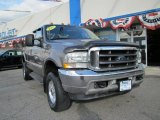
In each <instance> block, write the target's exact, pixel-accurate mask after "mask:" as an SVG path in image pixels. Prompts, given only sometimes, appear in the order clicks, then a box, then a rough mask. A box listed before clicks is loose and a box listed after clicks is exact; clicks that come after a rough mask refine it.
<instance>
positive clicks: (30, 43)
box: [25, 34, 34, 46]
mask: <svg viewBox="0 0 160 120" xmlns="http://www.w3.org/2000/svg"><path fill="white" fill-rule="evenodd" d="M25 44H26V46H33V45H34V35H33V34H29V35H27V36H26V39H25Z"/></svg>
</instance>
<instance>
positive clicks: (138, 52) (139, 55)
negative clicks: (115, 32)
mask: <svg viewBox="0 0 160 120" xmlns="http://www.w3.org/2000/svg"><path fill="white" fill-rule="evenodd" d="M137 62H138V63H141V51H140V50H138V51H137Z"/></svg>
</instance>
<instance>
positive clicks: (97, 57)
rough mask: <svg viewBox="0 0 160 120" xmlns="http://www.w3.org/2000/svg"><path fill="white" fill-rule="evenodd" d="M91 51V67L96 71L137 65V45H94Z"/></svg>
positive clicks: (128, 67)
mask: <svg viewBox="0 0 160 120" xmlns="http://www.w3.org/2000/svg"><path fill="white" fill-rule="evenodd" d="M89 53H90V67H91V69H93V70H95V71H106V70H120V69H131V68H135V67H136V63H137V49H136V48H135V47H115V46H113V47H94V48H91V49H90V52H89Z"/></svg>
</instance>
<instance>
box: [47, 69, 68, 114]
mask: <svg viewBox="0 0 160 120" xmlns="http://www.w3.org/2000/svg"><path fill="white" fill-rule="evenodd" d="M46 87H47V88H46V89H47V97H48V103H49V106H50V108H51V109H52V110H54V111H55V112H60V111H63V110H66V109H68V108H69V107H70V105H71V101H70V98H69V96H68V94H67V93H66V92H65V91H64V90H63V88H62V85H61V83H60V80H59V78H58V77H57V76H56V75H55V74H54V73H53V72H49V73H48V75H47V78H46Z"/></svg>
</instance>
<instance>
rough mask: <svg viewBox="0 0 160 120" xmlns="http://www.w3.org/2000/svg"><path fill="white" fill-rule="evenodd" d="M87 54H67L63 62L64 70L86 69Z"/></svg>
mask: <svg viewBox="0 0 160 120" xmlns="http://www.w3.org/2000/svg"><path fill="white" fill-rule="evenodd" d="M88 61H89V60H88V53H87V52H74V53H68V54H67V55H66V56H65V58H64V62H63V67H64V68H87V67H88Z"/></svg>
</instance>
